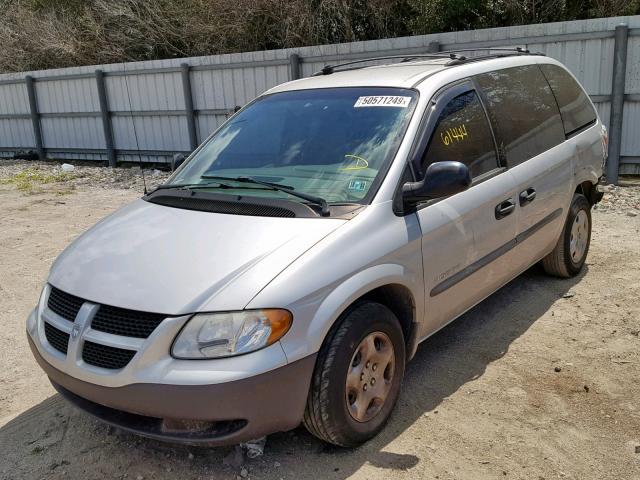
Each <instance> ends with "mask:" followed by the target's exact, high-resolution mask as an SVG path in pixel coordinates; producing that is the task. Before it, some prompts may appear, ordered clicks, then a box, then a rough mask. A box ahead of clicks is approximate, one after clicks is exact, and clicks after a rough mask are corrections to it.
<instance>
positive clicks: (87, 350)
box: [82, 342, 136, 370]
mask: <svg viewBox="0 0 640 480" xmlns="http://www.w3.org/2000/svg"><path fill="white" fill-rule="evenodd" d="M135 354H136V352H135V351H134V350H125V349H124V348H115V347H108V346H107V345H101V344H99V343H93V342H85V343H84V348H83V349H82V359H83V360H84V361H85V362H86V363H88V364H89V365H94V366H96V367H101V368H108V369H110V370H119V369H121V368H124V367H126V366H127V364H128V363H129V362H130V361H131V359H132V358H133V356H134V355H135Z"/></svg>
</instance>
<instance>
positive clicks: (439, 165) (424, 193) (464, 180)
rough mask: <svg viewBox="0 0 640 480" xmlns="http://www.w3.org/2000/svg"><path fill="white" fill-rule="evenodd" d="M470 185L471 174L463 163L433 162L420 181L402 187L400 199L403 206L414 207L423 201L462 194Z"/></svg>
mask: <svg viewBox="0 0 640 480" xmlns="http://www.w3.org/2000/svg"><path fill="white" fill-rule="evenodd" d="M470 185H471V173H470V172H469V168H467V166H466V165H465V164H464V163H460V162H435V163H432V164H431V165H429V167H428V168H427V172H426V173H425V175H424V179H422V181H420V182H408V183H405V184H404V185H403V186H402V199H403V201H404V204H405V205H409V206H414V205H416V204H417V203H419V202H423V201H425V200H431V199H434V198H442V197H448V196H449V195H453V194H455V193H459V192H463V191H465V190H466V189H467V188H469V186H470Z"/></svg>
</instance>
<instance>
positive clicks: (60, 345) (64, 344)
mask: <svg viewBox="0 0 640 480" xmlns="http://www.w3.org/2000/svg"><path fill="white" fill-rule="evenodd" d="M44 334H45V336H46V337H47V342H49V344H50V345H51V346H52V347H53V348H55V349H56V350H58V351H59V352H62V353H64V354H65V355H66V354H67V349H68V348H69V334H68V333H65V332H63V331H62V330H58V329H57V328H56V327H54V326H53V325H51V324H49V323H47V322H44Z"/></svg>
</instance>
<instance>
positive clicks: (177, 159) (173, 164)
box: [171, 153, 187, 172]
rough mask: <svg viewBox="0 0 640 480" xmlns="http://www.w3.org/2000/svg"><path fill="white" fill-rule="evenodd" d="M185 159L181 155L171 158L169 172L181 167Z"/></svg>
mask: <svg viewBox="0 0 640 480" xmlns="http://www.w3.org/2000/svg"><path fill="white" fill-rule="evenodd" d="M186 159H187V157H185V156H184V154H183V153H176V154H175V155H174V156H173V157H172V158H171V171H172V172H175V171H176V169H177V168H178V167H179V166H180V165H182V164H183V163H184V161H185V160H186Z"/></svg>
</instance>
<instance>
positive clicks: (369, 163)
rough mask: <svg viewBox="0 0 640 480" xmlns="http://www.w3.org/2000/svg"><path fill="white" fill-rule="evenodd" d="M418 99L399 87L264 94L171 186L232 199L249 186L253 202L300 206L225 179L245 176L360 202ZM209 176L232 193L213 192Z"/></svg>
mask: <svg viewBox="0 0 640 480" xmlns="http://www.w3.org/2000/svg"><path fill="white" fill-rule="evenodd" d="M416 97H417V94H416V92H414V91H412V90H406V89H399V88H332V89H316V90H301V91H292V92H282V93H276V94H272V95H268V96H265V97H263V98H260V99H258V100H257V101H255V102H254V103H252V104H250V105H249V106H248V107H247V108H245V109H244V110H242V111H241V112H239V113H238V114H236V115H235V116H234V117H233V118H231V119H230V120H229V122H227V123H226V124H225V125H224V126H223V127H222V128H221V129H220V130H219V131H218V132H217V133H216V134H215V135H214V136H213V137H211V138H210V139H209V140H208V141H207V142H206V143H205V144H204V145H203V146H202V148H201V149H200V150H199V151H198V152H197V153H196V154H195V155H194V156H193V158H191V159H190V160H189V162H188V163H187V164H186V165H184V167H183V168H182V169H180V170H179V171H178V172H177V173H176V175H174V176H173V177H172V178H171V179H170V184H204V183H210V184H211V188H212V189H214V188H215V189H216V193H221V194H234V195H237V194H238V193H240V192H239V191H238V189H240V188H242V189H243V190H242V192H241V193H242V194H243V195H248V194H249V192H248V191H247V189H249V188H251V193H250V194H251V195H255V196H264V197H269V198H286V199H288V200H294V201H304V200H301V199H300V198H296V197H293V196H292V195H290V194H288V193H287V192H286V190H276V189H271V188H266V187H265V186H260V185H257V184H251V185H249V184H247V183H246V182H245V183H239V182H227V181H225V178H228V179H234V178H236V179H237V178H238V177H245V178H246V177H250V178H252V179H256V180H260V181H262V182H270V183H275V184H278V185H285V186H287V187H291V189H292V190H293V191H295V192H299V193H305V194H307V195H313V196H315V197H319V198H322V199H324V200H326V201H327V202H330V203H361V202H363V201H364V200H365V197H367V193H368V192H369V191H370V190H371V189H372V186H373V185H376V183H377V182H379V181H380V180H381V179H380V178H378V177H379V176H380V177H381V176H383V175H384V173H385V172H386V167H387V166H388V164H389V162H390V161H391V159H392V158H393V156H394V154H395V152H396V150H397V149H398V146H399V144H400V141H401V139H402V136H403V134H404V131H405V129H406V126H407V123H408V121H409V118H410V117H411V114H412V112H413V109H414V107H415V103H416ZM212 178H216V179H218V180H220V182H224V183H227V184H228V185H227V186H231V188H224V189H222V188H219V187H218V188H216V186H215V182H211V179H212ZM225 187H226V186H225ZM236 187H237V188H236ZM203 188H209V187H203ZM371 191H372V192H373V190H371Z"/></svg>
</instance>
